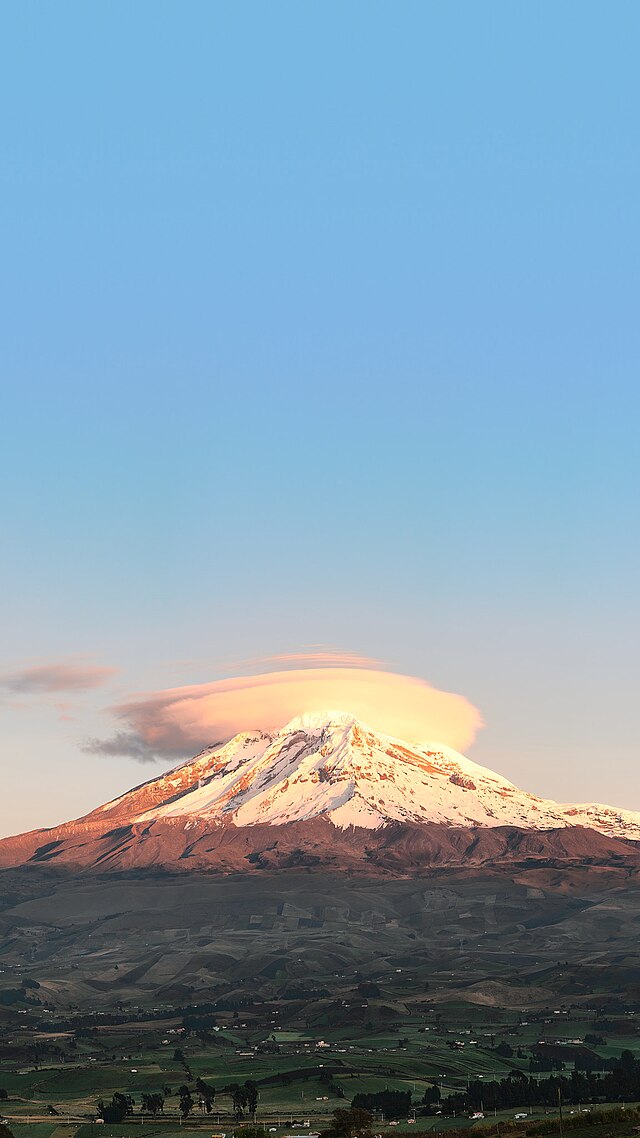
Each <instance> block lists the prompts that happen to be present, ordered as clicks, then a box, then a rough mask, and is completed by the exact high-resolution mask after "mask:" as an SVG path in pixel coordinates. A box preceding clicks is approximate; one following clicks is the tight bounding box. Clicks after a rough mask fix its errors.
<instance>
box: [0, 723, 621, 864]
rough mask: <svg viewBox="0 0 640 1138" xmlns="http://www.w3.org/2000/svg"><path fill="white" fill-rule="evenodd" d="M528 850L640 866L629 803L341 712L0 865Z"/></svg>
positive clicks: (243, 744)
mask: <svg viewBox="0 0 640 1138" xmlns="http://www.w3.org/2000/svg"><path fill="white" fill-rule="evenodd" d="M532 860H533V861H534V862H536V863H537V864H540V865H556V866H564V865H568V864H572V865H575V864H579V865H585V864H589V865H591V864H594V863H597V864H600V865H609V866H618V868H620V867H626V869H624V872H626V871H627V869H631V868H632V867H640V812H639V813H633V812H632V811H629V810H617V809H614V808H612V807H610V806H601V805H597V804H594V805H559V804H558V803H556V802H551V801H547V800H545V799H542V798H538V797H536V795H534V794H528V793H527V792H526V791H522V790H519V789H518V787H516V786H514V785H513V783H511V782H509V781H508V780H507V779H505V778H503V777H502V776H501V775H498V774H495V773H494V772H493V771H491V770H488V769H487V768H485V767H482V766H479V765H478V764H477V763H474V762H471V760H469V759H466V758H464V756H462V755H459V754H458V753H457V752H456V751H453V750H451V749H450V748H448V747H443V746H440V745H439V744H436V743H433V744H431V743H425V744H421V745H418V744H415V743H406V742H402V741H401V740H399V739H393V738H390V737H388V736H385V735H381V734H379V733H378V732H374V731H372V730H370V729H369V728H368V727H367V726H366V725H365V724H363V723H361V722H360V721H359V720H357V719H356V718H355V717H354V716H353V715H349V714H345V713H343V712H323V713H314V714H307V715H302V716H300V717H299V718H297V719H294V720H292V722H291V723H288V724H287V726H286V727H283V728H282V730H280V731H278V732H277V733H275V734H273V735H269V734H265V733H264V732H262V731H248V732H243V733H242V734H240V735H236V736H235V738H233V739H231V741H230V742H228V743H224V744H220V745H218V746H214V747H211V748H208V749H207V750H205V751H203V752H202V753H201V754H199V755H197V756H196V758H194V759H190V760H189V761H188V762H185V763H182V764H181V765H180V766H178V767H175V768H174V769H173V770H171V771H169V772H168V773H167V774H163V775H161V776H160V777H157V778H153V779H150V780H149V781H148V782H146V783H143V784H142V785H141V786H138V787H135V788H134V789H133V790H131V791H129V792H128V793H126V794H123V795H121V796H120V797H119V798H116V799H114V800H113V801H112V802H108V803H107V804H106V805H104V806H100V807H98V809H96V810H93V811H92V812H91V813H90V814H87V815H85V816H84V817H83V818H79V819H77V820H76V821H75V822H68V823H66V824H65V825H63V826H57V827H55V828H53V829H49V830H36V831H33V832H31V833H29V834H22V835H19V836H18V837H15V838H5V839H4V841H0V867H3V866H4V867H7V866H21V865H25V864H29V865H31V864H35V865H37V866H55V867H60V868H62V867H65V866H68V867H75V868H85V869H91V870H94V871H100V872H105V871H108V872H112V871H113V870H122V869H126V870H132V869H145V870H146V869H149V868H151V867H156V868H157V867H162V868H163V869H170V870H171V871H181V872H184V871H185V870H205V871H207V872H209V871H215V872H243V873H245V872H249V871H254V870H256V869H281V868H285V869H288V868H294V869H295V868H300V867H301V866H304V867H307V868H308V867H321V866H322V867H330V868H333V869H335V868H339V869H340V870H345V869H348V870H349V871H350V872H354V873H372V872H374V873H386V872H392V873H396V874H397V873H400V874H405V873H420V872H423V871H425V870H426V869H428V868H429V867H433V866H457V867H463V868H467V867H468V868H473V867H474V866H479V865H494V866H495V865H499V866H505V865H507V864H510V865H514V864H523V863H526V864H529V863H530V862H531V861H532ZM633 872H636V870H635V869H633Z"/></svg>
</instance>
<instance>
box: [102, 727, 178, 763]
mask: <svg viewBox="0 0 640 1138" xmlns="http://www.w3.org/2000/svg"><path fill="white" fill-rule="evenodd" d="M82 750H83V751H85V752H86V753H87V754H88V755H106V756H107V757H108V758H121V757H122V758H127V759H135V760H136V762H139V763H152V762H155V761H156V760H157V759H158V757H159V756H158V752H157V750H156V749H154V748H153V747H150V746H149V745H148V744H147V743H145V741H144V739H143V738H142V737H141V736H140V735H136V734H135V732H133V731H116V733H115V735H112V736H111V738H109V739H87V740H86V742H85V743H84V745H83V747H82ZM181 754H182V752H176V753H175V755H173V756H172V757H174V758H180V757H181ZM169 755H171V751H164V752H163V755H162V757H163V758H168V757H169Z"/></svg>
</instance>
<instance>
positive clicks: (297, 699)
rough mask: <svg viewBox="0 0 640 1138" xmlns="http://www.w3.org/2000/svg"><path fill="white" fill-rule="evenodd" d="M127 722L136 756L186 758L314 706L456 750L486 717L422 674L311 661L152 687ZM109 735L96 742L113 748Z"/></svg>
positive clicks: (130, 705)
mask: <svg viewBox="0 0 640 1138" xmlns="http://www.w3.org/2000/svg"><path fill="white" fill-rule="evenodd" d="M114 710H115V713H116V715H117V717H118V718H119V719H120V720H121V721H122V722H123V723H124V724H126V732H125V733H120V734H119V736H118V753H123V749H122V739H123V738H124V739H129V740H136V741H137V743H136V747H135V748H133V747H131V748H130V749H129V751H128V753H130V754H133V755H134V757H136V758H150V757H153V756H155V755H158V756H160V755H174V756H175V755H178V756H184V757H185V758H188V757H189V756H190V755H192V754H194V753H195V752H196V751H198V750H199V749H201V748H202V747H204V746H207V745H208V744H212V743H218V742H221V741H223V740H226V739H229V738H231V737H232V736H233V735H235V734H237V733H238V732H239V731H244V730H249V729H253V728H261V729H263V730H266V731H273V730H277V729H278V728H280V727H283V726H284V725H285V724H286V723H287V722H288V721H289V720H290V719H293V718H294V717H295V716H297V715H300V714H302V713H303V712H306V711H309V712H313V711H323V710H338V711H349V712H351V713H353V714H354V715H357V716H358V717H359V718H361V719H362V720H363V721H364V722H365V723H368V724H369V726H370V727H372V728H374V729H376V730H378V731H381V732H383V733H385V734H387V735H394V736H397V737H398V738H401V739H406V740H413V741H428V740H434V741H437V742H440V743H445V744H447V745H448V746H451V747H454V748H456V749H457V750H464V748H465V747H468V746H469V744H470V743H471V742H472V741H473V739H474V737H475V735H476V732H477V731H478V729H479V727H481V726H482V719H481V716H480V713H479V711H478V710H477V708H475V707H474V706H473V705H472V704H471V703H469V701H468V700H467V699H465V698H464V696H461V695H455V694H454V693H452V692H443V691H438V689H437V688H433V687H431V685H430V684H428V683H426V682H425V681H424V680H420V679H417V678H415V677H413V676H402V675H396V674H394V673H392V672H383V671H378V670H375V671H374V670H370V669H364V668H353V667H338V668H336V667H324V668H305V669H300V670H297V671H281V672H272V673H268V674H260V675H254V676H241V677H238V678H235V679H229V680H218V681H215V682H213V683H208V684H197V685H193V686H189V687H182V688H171V689H169V690H166V691H159V692H151V693H148V694H143V695H140V696H139V697H138V698H136V699H132V700H130V701H129V702H127V703H125V704H122V705H120V706H119V707H117V708H115V709H114ZM110 747H111V743H110V741H108V740H107V742H106V743H105V744H100V743H96V742H95V741H94V742H93V743H92V744H91V745H90V749H91V750H92V751H94V752H102V753H114V751H113V748H112V747H111V750H109V748H110Z"/></svg>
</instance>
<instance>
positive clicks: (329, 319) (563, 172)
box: [0, 0, 640, 830]
mask: <svg viewBox="0 0 640 1138" xmlns="http://www.w3.org/2000/svg"><path fill="white" fill-rule="evenodd" d="M639 24H640V12H639V11H638V8H637V6H636V5H634V4H631V3H619V4H617V5H615V6H614V7H613V8H605V7H604V6H603V5H601V4H591V3H588V2H586V3H585V2H581V3H570V2H569V3H562V4H556V3H547V2H543V3H540V4H537V5H514V4H508V3H500V2H495V3H491V4H489V3H485V4H478V3H471V2H468V3H463V2H461V3H454V4H452V3H425V2H421V3H410V2H407V3H402V4H391V3H384V4H382V3H375V2H370V0H369V2H367V3H364V2H363V3H357V2H354V3H349V4H333V3H328V2H326V0H324V2H323V3H309V4H304V5H301V4H294V3H274V4H270V5H264V4H258V3H233V4H232V3H220V4H217V5H212V4H208V3H197V2H191V3H189V4H187V5H182V4H177V3H162V2H158V0H154V3H146V2H144V0H141V2H138V3H136V4H135V5H128V4H124V3H119V2H113V3H110V4H109V5H85V4H80V3H72V2H69V3H65V4H64V5H62V6H60V5H56V6H44V5H40V4H35V3H29V2H28V0H23V2H21V3H14V4H9V5H7V6H5V7H4V9H3V13H2V37H1V40H2V44H3V47H2V66H1V67H0V86H1V87H2V105H3V107H4V122H3V146H2V153H1V155H0V187H1V192H2V201H3V207H4V208H3V210H2V271H1V273H0V288H1V290H2V295H1V297H0V301H1V305H2V313H3V318H4V319H3V336H2V349H1V351H2V361H3V366H2V373H3V378H4V385H3V386H4V398H3V412H4V413H3V415H2V425H1V427H0V430H1V435H0V440H1V452H0V453H1V458H0V461H1V463H2V467H3V478H2V483H3V491H4V492H3V513H4V523H3V535H4V538H5V553H4V557H3V559H2V574H3V582H4V583H3V590H2V596H3V607H4V613H3V618H2V626H3V636H2V644H3V646H2V660H1V661H0V667H1V668H2V671H3V673H4V674H13V673H14V672H15V671H16V670H17V669H20V668H25V667H32V666H35V665H39V664H42V663H55V662H57V661H69V660H72V661H73V660H75V661H78V660H81V661H87V660H90V661H92V662H96V663H98V664H100V665H105V666H111V667H115V668H117V669H119V671H118V677H117V679H116V680H115V681H114V683H113V685H112V686H111V687H109V688H105V689H104V690H102V689H100V690H97V689H96V690H94V691H91V692H89V693H84V694H82V695H78V694H77V693H75V695H74V696H73V699H72V700H71V703H72V704H73V706H71V707H69V708H67V709H65V710H63V711H62V712H61V714H63V715H65V716H66V718H64V719H63V720H61V719H60V718H59V711H60V709H56V708H54V707H53V706H52V704H51V703H50V701H49V702H48V701H47V699H42V698H40V697H38V696H37V695H35V694H33V693H32V696H31V697H30V698H26V697H25V698H24V699H23V700H22V703H20V701H18V703H20V706H17V705H16V701H14V700H8V699H5V700H4V702H3V704H2V705H1V706H0V732H1V735H0V739H1V740H2V753H3V755H5V756H6V759H4V760H3V762H4V761H6V764H7V771H8V775H7V778H8V780H9V791H10V793H15V795H16V796H18V798H21V795H20V788H21V786H22V785H23V781H22V780H23V771H24V764H25V763H27V764H29V769H31V770H33V771H34V772H35V775H36V777H35V779H34V784H35V788H34V791H33V795H32V797H31V799H30V801H29V802H28V803H25V802H24V801H21V802H20V805H19V807H17V806H16V805H15V804H14V806H12V807H11V809H10V810H7V820H6V822H3V820H2V819H0V830H1V829H2V828H3V826H4V829H5V830H6V829H7V828H12V827H13V828H15V826H16V819H17V818H18V816H19V824H20V826H21V827H23V828H25V827H27V826H28V825H30V824H32V825H35V824H40V823H43V822H45V821H47V820H51V821H58V820H60V819H61V818H62V817H64V816H65V815H68V814H73V813H74V812H75V813H77V812H78V811H79V810H80V809H83V808H87V809H88V808H89V807H90V806H92V805H94V804H95V801H96V800H98V799H100V798H102V797H106V796H107V794H109V793H116V792H117V791H118V790H121V789H123V788H124V786H126V785H129V783H130V782H133V781H137V780H138V779H139V777H140V768H139V766H136V765H135V764H134V763H133V762H132V761H131V760H128V759H126V758H124V757H123V758H121V759H113V760H111V761H107V760H106V759H100V758H98V757H96V756H94V757H88V756H87V755H86V754H85V753H84V752H83V751H82V750H81V748H80V744H81V742H82V739H83V738H85V737H86V735H87V734H89V735H99V734H100V733H101V732H103V731H104V730H105V729H106V728H105V724H106V722H107V720H108V716H107V715H105V713H104V711H103V708H104V707H105V706H107V705H108V704H109V703H112V702H114V701H117V700H118V699H120V698H125V697H126V696H127V695H128V693H130V692H131V691H134V690H144V689H150V688H157V687H167V686H175V685H179V684H183V683H184V684H189V683H198V682H205V681H208V680H212V679H216V678H218V677H220V676H223V675H224V674H225V670H226V669H227V668H228V666H229V664H230V663H232V662H234V661H237V660H238V659H244V658H246V657H253V656H259V655H266V654H271V653H279V652H289V651H296V650H299V649H300V648H301V647H304V646H305V645H309V644H318V643H322V644H330V645H333V646H336V647H338V648H343V649H345V650H350V651H354V652H358V653H363V654H365V655H371V656H374V657H375V658H377V659H382V660H383V661H385V662H386V663H387V664H388V665H389V666H390V667H392V668H393V669H396V670H398V671H401V672H406V673H408V674H413V675H417V676H421V677H424V678H425V679H428V680H430V681H431V682H433V683H434V684H435V685H436V686H438V687H440V688H445V689H448V690H452V691H455V692H459V693H462V694H463V695H464V696H466V697H467V698H468V699H469V700H471V701H472V702H473V703H474V704H475V705H476V706H478V707H479V708H480V710H481V712H482V714H483V716H484V718H485V721H486V724H487V726H486V728H485V729H484V731H483V732H482V733H481V735H480V736H479V738H478V741H477V742H476V744H475V745H474V747H473V749H472V752H471V754H472V757H474V758H476V759H477V760H478V761H481V762H485V763H487V764H488V765H492V764H494V765H495V766H496V767H497V768H498V769H500V770H501V771H503V772H504V773H506V774H507V775H509V777H512V778H513V779H514V780H515V781H519V782H521V783H523V784H524V785H526V786H528V787H530V788H531V789H533V790H537V791H538V792H539V793H543V794H549V795H554V796H557V797H560V798H567V797H569V798H580V799H593V798H599V799H601V800H610V801H614V802H617V803H619V804H621V805H626V806H632V807H635V808H637V809H640V797H639V795H638V784H637V775H636V766H637V754H638V749H637V748H638V733H637V716H636V713H635V710H634V704H635V703H636V702H637V640H638V585H637V581H638V552H639V550H638V545H639V542H638V530H637V518H636V515H637V505H636V503H637V499H638V472H637V430H638V428H637V423H638V410H639V407H638V404H639V397H638V360H639V358H640V352H639V348H640V344H639V340H640V322H639V321H638V318H637V297H638V293H639V289H638V285H639V283H640V282H639V280H638V277H639V276H640V261H639V256H638V254H639V236H640V233H639V231H640V211H639V210H638V207H637V202H638V199H639V197H640V193H639V190H640V187H639V185H638V182H639V174H640V157H639V151H638V145H637V106H638V99H639V96H640V90H639V87H640V81H639V78H638V68H637V43H638V32H639V30H640V28H639ZM12 788H13V789H12ZM4 809H6V806H5V807H4Z"/></svg>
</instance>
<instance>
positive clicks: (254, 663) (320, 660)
mask: <svg viewBox="0 0 640 1138" xmlns="http://www.w3.org/2000/svg"><path fill="white" fill-rule="evenodd" d="M380 664H381V661H380V660H372V659H371V657H369V656H359V655H358V654H357V653H355V652H344V651H343V650H342V649H340V648H330V647H328V646H327V645H325V644H314V645H311V646H310V647H309V648H307V649H306V650H305V651H303V652H283V653H282V654H281V655H278V656H256V657H255V658H254V659H252V660H242V661H240V663H239V664H238V665H237V667H238V668H239V669H240V668H242V669H244V668H251V669H252V670H254V671H255V669H256V668H259V669H260V672H261V673H262V672H270V671H276V670H280V669H282V668H289V667H296V668H326V667H331V666H332V665H335V666H337V667H341V668H376V667H379V665H380ZM274 665H277V666H278V668H277V669H276V668H275V667H274Z"/></svg>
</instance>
